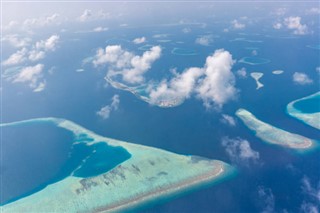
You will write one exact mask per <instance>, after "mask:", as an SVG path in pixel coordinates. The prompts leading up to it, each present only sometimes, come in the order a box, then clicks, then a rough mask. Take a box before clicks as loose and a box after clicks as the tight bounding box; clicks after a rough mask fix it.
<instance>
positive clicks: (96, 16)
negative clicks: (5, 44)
mask: <svg viewBox="0 0 320 213" xmlns="http://www.w3.org/2000/svg"><path fill="white" fill-rule="evenodd" d="M110 17H111V14H110V13H106V12H104V11H103V10H99V11H97V12H93V11H92V10H89V9H85V10H84V11H83V13H82V14H81V15H80V16H79V17H78V20H79V21H81V22H85V21H92V20H103V19H108V18H110Z"/></svg>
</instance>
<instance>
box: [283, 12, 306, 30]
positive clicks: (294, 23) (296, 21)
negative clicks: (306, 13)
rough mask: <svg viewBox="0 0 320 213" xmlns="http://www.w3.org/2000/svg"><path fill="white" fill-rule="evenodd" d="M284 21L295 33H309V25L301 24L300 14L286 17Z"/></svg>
mask: <svg viewBox="0 0 320 213" xmlns="http://www.w3.org/2000/svg"><path fill="white" fill-rule="evenodd" d="M283 23H284V25H285V26H286V27H287V28H288V29H290V30H293V34H296V35H305V34H307V33H308V27H307V25H305V24H301V17H299V16H295V17H294V16H290V17H288V18H285V19H284V22H283Z"/></svg>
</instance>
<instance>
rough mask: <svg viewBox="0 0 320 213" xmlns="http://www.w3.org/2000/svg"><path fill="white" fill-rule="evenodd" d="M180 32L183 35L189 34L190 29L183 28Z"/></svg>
mask: <svg viewBox="0 0 320 213" xmlns="http://www.w3.org/2000/svg"><path fill="white" fill-rule="evenodd" d="M182 32H183V33H190V32H191V28H189V27H185V28H183V29H182Z"/></svg>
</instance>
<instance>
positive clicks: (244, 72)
mask: <svg viewBox="0 0 320 213" xmlns="http://www.w3.org/2000/svg"><path fill="white" fill-rule="evenodd" d="M237 75H238V76H239V77H240V78H246V77H247V70H246V68H244V67H242V68H241V69H239V70H237Z"/></svg>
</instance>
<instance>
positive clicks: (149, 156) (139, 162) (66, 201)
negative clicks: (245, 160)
mask: <svg viewBox="0 0 320 213" xmlns="http://www.w3.org/2000/svg"><path fill="white" fill-rule="evenodd" d="M34 123H37V124H43V123H45V124H47V123H51V124H53V125H54V126H55V127H57V128H63V129H65V130H67V131H70V132H72V133H73V135H74V138H75V140H74V143H77V144H84V145H85V146H86V147H92V146H96V145H97V144H100V145H103V144H104V146H108V147H109V148H110V147H113V148H110V149H109V151H110V150H111V151H110V153H109V154H108V155H103V158H104V159H108V157H109V158H111V157H110V155H111V156H112V155H114V153H113V150H117V156H118V155H121V156H123V157H122V158H121V159H117V161H114V160H113V159H109V160H110V161H114V162H117V163H116V164H115V163H113V164H112V165H109V167H108V168H104V171H103V172H102V171H101V170H99V169H97V171H98V173H92V169H93V168H100V166H101V163H100V162H99V159H101V156H100V157H99V158H96V159H95V160H98V161H96V162H94V166H95V167H93V168H91V167H90V168H89V169H90V172H91V175H89V176H86V177H85V176H84V175H83V171H80V172H79V169H82V170H83V169H84V170H86V168H84V167H85V166H84V165H83V164H81V165H80V166H78V167H77V169H76V170H75V171H74V172H72V173H71V174H70V175H68V176H67V177H65V178H63V179H62V180H59V181H58V182H54V183H51V184H50V185H48V186H46V187H45V188H43V189H41V190H40V191H37V192H35V193H31V194H29V195H26V196H24V197H21V198H19V199H17V200H15V201H13V202H10V203H7V204H5V205H3V206H1V212H5V213H7V212H13V213H16V212H26V211H27V212H59V213H61V212H68V213H70V212H123V211H131V210H136V209H137V208H138V209H139V208H142V207H144V206H145V205H150V204H154V203H157V202H164V201H166V200H168V199H170V198H174V197H176V196H177V195H182V194H185V193H188V192H191V191H193V190H196V189H199V188H201V187H204V186H211V185H213V184H217V183H219V182H221V181H223V180H226V179H228V178H230V177H232V176H233V175H235V174H236V170H235V169H234V168H233V167H231V166H230V165H228V164H226V163H224V162H222V161H219V160H210V159H206V158H202V157H197V156H186V155H179V154H175V153H172V152H168V151H165V150H162V149H158V148H153V147H148V146H143V145H138V144H133V143H128V142H124V141H120V140H115V139H111V138H107V137H103V136H100V135H97V134H96V133H94V132H92V131H90V130H87V129H85V128H84V127H82V126H80V125H78V124H76V123H74V122H71V121H69V120H65V119H59V118H52V117H49V118H37V119H31V120H24V121H19V122H13V123H4V124H0V127H1V128H6V127H9V128H12V127H13V128H15V127H16V126H21V125H22V126H23V125H32V124H34ZM99 150H100V148H97V147H95V151H94V152H93V154H95V153H99ZM88 161H90V158H88V159H87V158H86V159H85V160H84V161H82V163H86V162H88ZM88 171H89V170H88ZM97 171H96V172H97Z"/></svg>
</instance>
